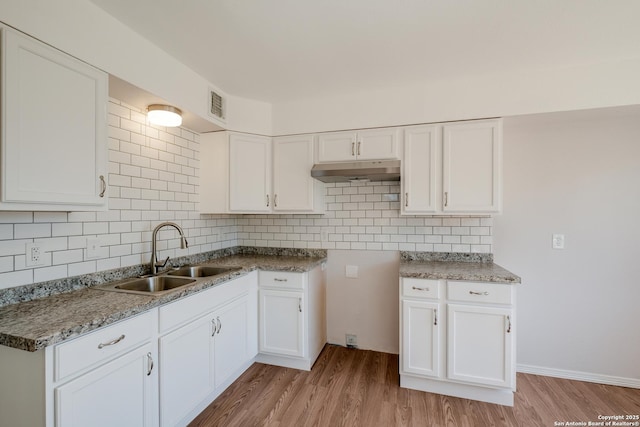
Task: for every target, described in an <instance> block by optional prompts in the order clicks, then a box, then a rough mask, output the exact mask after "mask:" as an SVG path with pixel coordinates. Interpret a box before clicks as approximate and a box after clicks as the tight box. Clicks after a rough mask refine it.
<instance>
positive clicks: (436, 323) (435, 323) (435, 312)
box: [433, 308, 438, 326]
mask: <svg viewBox="0 0 640 427" xmlns="http://www.w3.org/2000/svg"><path fill="white" fill-rule="evenodd" d="M433 326H438V309H437V308H436V309H435V310H433Z"/></svg>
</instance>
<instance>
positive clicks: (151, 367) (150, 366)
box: [147, 352, 153, 376]
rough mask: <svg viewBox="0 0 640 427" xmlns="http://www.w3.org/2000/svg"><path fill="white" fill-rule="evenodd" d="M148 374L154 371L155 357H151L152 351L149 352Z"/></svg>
mask: <svg viewBox="0 0 640 427" xmlns="http://www.w3.org/2000/svg"><path fill="white" fill-rule="evenodd" d="M147 366H148V368H147V376H149V375H151V371H153V357H151V352H149V353H147Z"/></svg>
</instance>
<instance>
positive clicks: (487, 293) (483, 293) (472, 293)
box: [469, 291, 489, 295]
mask: <svg viewBox="0 0 640 427" xmlns="http://www.w3.org/2000/svg"><path fill="white" fill-rule="evenodd" d="M469 293H470V294H471V295H489V292H474V291H469Z"/></svg>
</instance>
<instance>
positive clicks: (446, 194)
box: [444, 191, 449, 207]
mask: <svg viewBox="0 0 640 427" xmlns="http://www.w3.org/2000/svg"><path fill="white" fill-rule="evenodd" d="M448 205H449V193H448V192H447V191H445V192H444V206H445V207H447V206H448Z"/></svg>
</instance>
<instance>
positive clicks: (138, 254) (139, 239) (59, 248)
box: [0, 99, 237, 288]
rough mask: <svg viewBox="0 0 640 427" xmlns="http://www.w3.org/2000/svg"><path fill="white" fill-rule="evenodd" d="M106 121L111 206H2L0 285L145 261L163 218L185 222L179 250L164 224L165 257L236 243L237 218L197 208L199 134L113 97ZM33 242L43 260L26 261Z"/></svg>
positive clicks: (161, 247)
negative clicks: (90, 244)
mask: <svg viewBox="0 0 640 427" xmlns="http://www.w3.org/2000/svg"><path fill="white" fill-rule="evenodd" d="M108 120H109V179H108V183H109V210H108V211H106V212H6V211H5V212H0V288H9V287H13V286H19V285H25V284H30V283H37V282H42V281H46V280H53V279H59V278H64V277H69V276H76V275H79V274H86V273H94V272H96V271H103V270H108V269H112V268H117V267H125V266H129V265H137V264H142V263H148V262H149V260H150V257H151V231H152V230H153V228H154V227H155V226H156V225H157V224H158V223H160V222H162V221H175V222H177V223H178V224H180V225H181V226H182V227H183V229H184V231H185V233H186V235H187V239H188V241H189V248H188V249H186V250H181V249H180V241H179V239H178V238H177V233H176V232H175V231H174V230H173V229H167V231H161V232H160V234H159V238H160V241H159V244H158V249H159V251H160V252H159V256H160V257H167V256H171V257H175V256H180V255H186V254H195V253H200V252H206V251H210V250H214V249H220V248H226V247H232V246H236V245H237V239H236V237H237V227H236V218H235V217H233V216H230V215H202V216H201V215H200V214H199V211H198V200H199V196H198V194H199V188H200V186H199V171H200V162H199V160H198V153H199V143H198V138H199V135H197V134H194V133H193V132H191V131H189V130H188V129H182V128H163V127H157V126H150V125H147V124H146V116H145V115H144V114H142V113H141V112H140V111H137V110H135V109H132V108H130V107H129V106H127V105H125V104H121V103H120V102H119V101H117V100H115V99H112V100H111V102H110V103H109V117H108ZM69 155H73V153H69ZM89 237H91V238H98V239H99V240H100V242H101V244H102V250H101V253H100V256H99V257H98V258H96V259H90V258H88V257H87V256H86V252H85V249H84V248H85V247H86V244H87V238H89ZM29 242H38V243H41V244H42V248H43V250H44V256H43V259H44V261H45V262H44V265H43V266H41V267H36V268H31V267H29V268H27V267H26V265H25V258H26V257H25V244H26V243H29Z"/></svg>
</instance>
